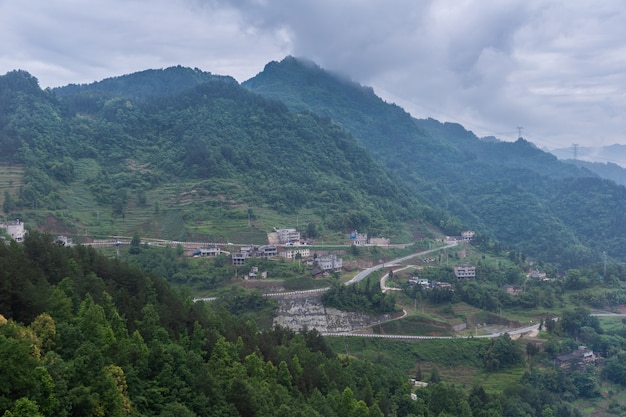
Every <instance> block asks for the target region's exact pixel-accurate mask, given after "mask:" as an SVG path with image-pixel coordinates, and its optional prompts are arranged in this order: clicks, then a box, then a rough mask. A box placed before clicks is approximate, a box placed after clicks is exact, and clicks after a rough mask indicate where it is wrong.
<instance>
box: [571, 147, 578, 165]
mask: <svg viewBox="0 0 626 417" xmlns="http://www.w3.org/2000/svg"><path fill="white" fill-rule="evenodd" d="M572 148H574V161H576V160H577V159H578V144H577V143H574V144H573V145H572Z"/></svg>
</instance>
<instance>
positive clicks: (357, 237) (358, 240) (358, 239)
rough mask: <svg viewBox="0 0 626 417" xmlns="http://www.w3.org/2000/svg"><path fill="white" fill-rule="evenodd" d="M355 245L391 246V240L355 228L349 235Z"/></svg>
mask: <svg viewBox="0 0 626 417" xmlns="http://www.w3.org/2000/svg"><path fill="white" fill-rule="evenodd" d="M348 237H349V238H350V241H351V244H352V245H353V246H365V245H369V246H389V243H390V240H389V239H388V238H386V237H369V236H368V235H367V233H359V231H358V230H354V231H353V232H352V233H350V234H349V235H348Z"/></svg>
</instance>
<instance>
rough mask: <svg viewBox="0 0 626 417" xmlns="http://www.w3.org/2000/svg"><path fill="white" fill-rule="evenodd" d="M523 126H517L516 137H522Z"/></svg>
mask: <svg viewBox="0 0 626 417" xmlns="http://www.w3.org/2000/svg"><path fill="white" fill-rule="evenodd" d="M523 128H524V127H523V126H517V138H518V139H519V138H521V137H522V129H523Z"/></svg>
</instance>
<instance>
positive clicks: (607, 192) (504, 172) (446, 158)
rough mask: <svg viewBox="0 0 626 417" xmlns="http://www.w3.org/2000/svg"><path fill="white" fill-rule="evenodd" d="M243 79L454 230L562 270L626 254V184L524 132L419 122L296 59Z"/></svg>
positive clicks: (359, 88) (432, 218)
mask: <svg viewBox="0 0 626 417" xmlns="http://www.w3.org/2000/svg"><path fill="white" fill-rule="evenodd" d="M243 85H244V86H245V87H246V88H248V89H250V90H251V91H255V92H257V93H259V94H262V95H264V96H266V97H270V98H273V99H277V100H282V101H283V102H285V104H287V106H289V108H291V109H292V110H294V111H299V112H314V113H317V114H321V115H325V116H328V117H331V118H333V119H334V120H336V121H337V122H339V123H340V124H341V126H343V127H344V128H345V129H347V130H348V131H349V132H351V133H352V134H353V135H354V136H355V137H356V138H357V139H358V140H359V142H360V143H361V144H362V145H363V146H364V147H366V148H367V149H368V150H369V151H370V152H371V154H372V156H373V157H374V158H375V159H376V160H377V161H379V162H380V163H381V164H382V165H384V166H385V167H386V168H387V170H388V171H389V172H390V173H391V174H390V175H395V176H396V177H399V178H402V179H403V183H404V184H405V185H406V186H407V187H408V188H410V190H411V193H412V194H413V195H415V196H416V198H418V200H419V201H420V202H421V203H423V204H424V205H426V206H427V207H428V208H429V209H427V210H425V211H424V215H425V216H426V218H428V220H429V221H430V222H431V223H433V224H436V225H438V226H440V227H442V228H443V230H444V231H445V232H446V233H448V234H457V233H458V232H459V231H460V229H461V228H463V227H467V228H470V229H475V230H478V231H480V232H481V234H483V235H484V236H485V237H488V238H490V239H494V240H496V241H498V242H500V243H501V244H504V245H505V246H506V247H508V248H511V249H515V250H517V251H522V252H524V253H527V254H529V255H532V256H534V257H540V258H542V259H545V260H548V261H550V262H553V263H558V264H561V265H562V266H565V267H571V266H580V265H584V264H585V263H586V262H588V261H590V260H592V259H595V260H599V254H600V253H602V252H603V251H606V252H607V253H608V254H609V255H611V256H614V257H617V258H620V259H622V258H623V253H625V251H624V250H625V249H626V240H624V235H625V232H626V230H625V227H626V225H625V224H624V207H625V206H624V203H626V193H625V191H626V189H624V188H623V187H622V186H618V185H616V184H615V183H613V182H610V181H606V180H602V179H600V178H599V177H598V176H597V175H596V174H593V173H592V172H591V171H589V170H586V169H581V168H578V167H576V166H573V165H571V164H567V163H564V162H561V161H558V160H557V159H556V157H554V156H553V155H550V154H548V153H546V152H543V151H541V150H539V149H537V148H536V147H535V146H534V145H532V144H531V143H529V142H527V141H525V140H524V139H522V138H519V139H518V140H517V141H515V142H513V143H510V142H499V141H497V140H493V139H489V140H487V139H485V140H481V139H479V138H477V137H476V136H475V135H474V134H473V133H472V132H469V131H467V130H466V129H464V128H463V127H462V126H461V125H458V124H454V123H441V122H439V121H436V120H433V119H426V120H417V119H413V118H411V116H410V115H409V114H408V113H406V112H405V111H404V110H403V109H401V108H400V107H398V106H395V105H393V104H389V103H385V102H384V101H383V100H381V99H380V98H379V97H377V96H376V95H375V94H374V92H373V90H371V89H369V88H365V87H362V86H360V85H358V84H356V83H354V82H351V81H349V80H347V79H345V78H342V77H338V76H336V75H333V74H331V73H328V72H327V71H325V70H323V69H321V68H319V67H318V66H316V65H315V64H313V63H311V62H307V61H305V60H301V59H297V58H293V57H287V58H285V59H284V60H283V61H281V62H271V63H269V64H267V65H266V67H265V69H264V70H263V71H262V72H261V73H259V74H258V75H257V76H255V77H254V78H252V79H251V80H248V81H246V82H245V83H244V84H243Z"/></svg>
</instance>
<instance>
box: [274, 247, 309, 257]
mask: <svg viewBox="0 0 626 417" xmlns="http://www.w3.org/2000/svg"><path fill="white" fill-rule="evenodd" d="M297 254H300V256H301V257H302V258H308V257H309V256H311V249H309V248H296V249H288V250H285V251H282V252H281V253H280V255H281V256H282V257H284V258H286V259H294V258H295V257H296V255H297Z"/></svg>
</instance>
